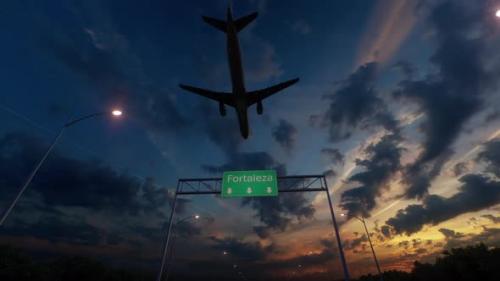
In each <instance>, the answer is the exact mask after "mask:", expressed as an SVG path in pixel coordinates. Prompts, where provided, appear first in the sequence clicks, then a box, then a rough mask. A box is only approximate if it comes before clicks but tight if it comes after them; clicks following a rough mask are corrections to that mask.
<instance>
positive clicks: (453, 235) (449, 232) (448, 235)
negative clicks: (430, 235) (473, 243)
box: [439, 228, 464, 239]
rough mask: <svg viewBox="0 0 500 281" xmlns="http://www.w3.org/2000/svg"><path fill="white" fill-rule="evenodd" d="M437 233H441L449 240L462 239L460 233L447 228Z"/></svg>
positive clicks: (462, 235)
mask: <svg viewBox="0 0 500 281" xmlns="http://www.w3.org/2000/svg"><path fill="white" fill-rule="evenodd" d="M439 232H441V233H442V234H443V235H444V237H445V238H446V239H451V238H454V239H456V238H461V237H464V234H463V233H460V232H455V231H454V230H451V229H448V228H440V229H439Z"/></svg>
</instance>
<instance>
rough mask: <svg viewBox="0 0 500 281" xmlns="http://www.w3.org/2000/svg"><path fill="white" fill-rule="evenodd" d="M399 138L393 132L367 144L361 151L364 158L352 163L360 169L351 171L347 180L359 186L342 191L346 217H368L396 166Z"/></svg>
mask: <svg viewBox="0 0 500 281" xmlns="http://www.w3.org/2000/svg"><path fill="white" fill-rule="evenodd" d="M400 142H401V138H400V137H399V136H398V135H397V134H389V135H386V136H384V137H382V139H381V140H380V141H379V142H378V143H376V144H372V145H370V146H368V147H367V148H366V150H365V153H366V154H367V155H368V159H365V160H360V159H357V160H356V164H357V165H358V166H360V167H363V168H364V171H362V172H359V173H357V174H354V175H353V176H351V177H350V178H349V179H348V182H351V183H358V184H359V186H356V187H354V188H353V189H350V190H347V191H345V192H344V193H342V196H341V203H340V206H341V207H342V208H343V209H345V210H347V211H348V216H349V217H351V218H352V217H353V216H363V217H368V216H370V211H371V210H372V209H373V208H374V207H375V205H376V201H375V199H376V198H377V197H379V196H380V195H381V194H382V191H383V190H384V189H385V188H387V182H388V180H389V179H390V178H391V176H392V175H393V174H394V173H395V172H397V171H398V170H399V169H400V168H401V165H400V157H401V152H402V148H401V147H399V144H400Z"/></svg>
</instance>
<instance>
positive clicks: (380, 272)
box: [357, 218, 384, 281]
mask: <svg viewBox="0 0 500 281" xmlns="http://www.w3.org/2000/svg"><path fill="white" fill-rule="evenodd" d="M357 219H359V218H357ZM359 220H360V221H361V222H362V223H363V226H364V227H365V231H366V237H368V242H369V243H370V247H371V248H372V254H373V259H374V260H375V265H376V266H377V271H378V276H380V281H384V277H383V276H382V271H381V270H380V265H379V263H378V259H377V255H376V254H375V249H374V248H373V244H372V239H371V238H370V233H368V228H367V227H366V222H365V220H364V219H359Z"/></svg>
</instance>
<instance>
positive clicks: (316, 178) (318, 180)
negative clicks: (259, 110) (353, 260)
mask: <svg viewBox="0 0 500 281" xmlns="http://www.w3.org/2000/svg"><path fill="white" fill-rule="evenodd" d="M221 188H222V178H185V179H179V180H178V182H177V188H176V190H175V194H174V199H173V203H172V210H171V212H170V220H169V223H168V231H167V236H166V238H165V243H164V246H163V253H162V260H161V266H160V270H159V272H158V276H157V279H156V280H157V281H162V276H163V271H164V269H165V263H166V259H167V253H168V248H169V242H170V239H171V231H172V226H173V220H174V215H175V208H176V206H177V197H178V196H182V195H216V196H220V194H221ZM278 192H279V194H282V193H290V192H325V193H326V195H327V196H326V197H327V199H328V206H329V207H330V214H331V217H332V224H333V228H334V231H335V236H336V240H337V246H338V249H339V254H340V261H341V263H342V268H343V271H344V280H346V281H349V279H350V276H349V270H348V268H347V263H346V260H345V256H344V250H343V247H342V241H341V238H340V233H339V229H338V225H337V220H336V219H335V213H334V211H333V204H332V199H331V196H330V192H329V189H328V183H327V181H326V177H325V176H324V175H303V176H281V177H278ZM167 281H168V280H167Z"/></svg>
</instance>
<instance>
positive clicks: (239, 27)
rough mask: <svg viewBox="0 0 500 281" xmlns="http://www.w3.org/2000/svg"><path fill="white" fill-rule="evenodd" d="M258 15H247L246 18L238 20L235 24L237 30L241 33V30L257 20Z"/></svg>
mask: <svg viewBox="0 0 500 281" xmlns="http://www.w3.org/2000/svg"><path fill="white" fill-rule="evenodd" d="M257 15H258V13H257V12H255V13H252V14H250V15H247V16H244V17H241V18H239V19H237V20H236V21H235V22H234V25H235V26H236V30H237V31H238V32H239V31H240V30H242V29H243V28H245V26H247V25H248V24H249V23H251V22H252V21H253V20H255V18H257Z"/></svg>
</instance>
